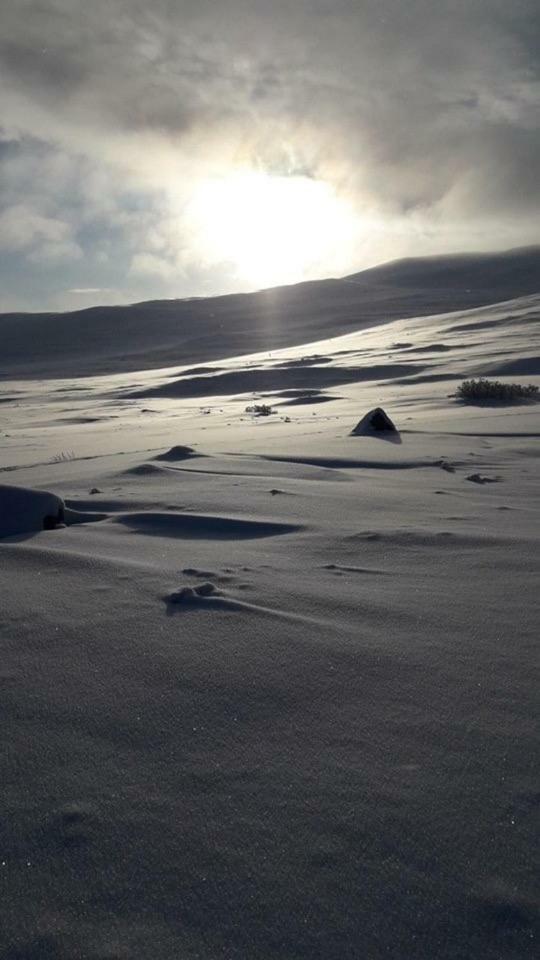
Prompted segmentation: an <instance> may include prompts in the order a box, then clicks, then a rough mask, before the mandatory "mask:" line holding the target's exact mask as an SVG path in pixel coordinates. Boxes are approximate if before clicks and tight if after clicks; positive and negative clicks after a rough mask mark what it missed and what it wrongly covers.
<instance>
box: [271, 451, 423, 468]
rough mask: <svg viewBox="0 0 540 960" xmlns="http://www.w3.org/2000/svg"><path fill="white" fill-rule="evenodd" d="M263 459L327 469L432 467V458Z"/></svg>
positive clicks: (273, 455)
mask: <svg viewBox="0 0 540 960" xmlns="http://www.w3.org/2000/svg"><path fill="white" fill-rule="evenodd" d="M260 459H261V460H269V461H272V462H275V463H298V464H306V465H307V466H312V467H324V468H326V469H327V470H415V469H418V468H419V467H431V466H432V465H433V461H432V460H359V459H358V458H357V459H355V460H352V459H348V458H346V457H287V456H285V455H283V456H278V455H277V454H261V456H260Z"/></svg>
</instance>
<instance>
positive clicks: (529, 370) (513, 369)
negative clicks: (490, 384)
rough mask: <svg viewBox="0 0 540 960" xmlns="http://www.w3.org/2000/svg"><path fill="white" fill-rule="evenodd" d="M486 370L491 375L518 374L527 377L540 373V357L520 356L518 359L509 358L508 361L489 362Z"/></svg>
mask: <svg viewBox="0 0 540 960" xmlns="http://www.w3.org/2000/svg"><path fill="white" fill-rule="evenodd" d="M486 372H487V373H489V375H490V376H493V375H495V376H499V377H504V376H510V375H511V374H518V375H521V376H527V377H536V376H539V375H540V357H519V358H518V359H517V360H508V361H507V363H499V364H489V365H488V367H487V369H486Z"/></svg>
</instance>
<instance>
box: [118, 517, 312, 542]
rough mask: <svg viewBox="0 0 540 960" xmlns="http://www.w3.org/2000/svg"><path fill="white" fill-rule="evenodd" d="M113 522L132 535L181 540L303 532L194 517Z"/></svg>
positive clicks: (256, 522)
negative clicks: (126, 529) (133, 533)
mask: <svg viewBox="0 0 540 960" xmlns="http://www.w3.org/2000/svg"><path fill="white" fill-rule="evenodd" d="M113 522H114V523H121V524H123V525H124V526H126V527H129V528H130V529H131V530H133V531H134V532H135V533H140V534H146V535H147V536H153V537H176V538H178V539H184V540H257V539H262V538H264V537H275V536H282V535H283V534H287V533H296V532H297V531H299V530H302V529H303V527H302V526H300V525H299V524H291V523H278V522H273V521H266V520H242V519H239V518H235V517H216V516H209V515H207V514H195V513H181V514H172V513H153V512H147V513H128V514H124V515H123V516H121V517H116V518H115V519H114V521H113Z"/></svg>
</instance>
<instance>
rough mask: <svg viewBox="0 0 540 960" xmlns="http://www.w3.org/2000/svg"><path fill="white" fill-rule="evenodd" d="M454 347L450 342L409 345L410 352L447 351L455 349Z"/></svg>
mask: <svg viewBox="0 0 540 960" xmlns="http://www.w3.org/2000/svg"><path fill="white" fill-rule="evenodd" d="M453 349H454V347H451V346H450V345H449V344H448V343H430V344H428V345H427V346H425V347H414V346H409V347H407V352H408V353H446V352H447V351H448V350H453Z"/></svg>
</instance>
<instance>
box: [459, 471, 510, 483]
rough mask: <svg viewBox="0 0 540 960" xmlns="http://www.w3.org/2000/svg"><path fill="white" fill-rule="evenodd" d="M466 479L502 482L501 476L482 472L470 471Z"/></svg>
mask: <svg viewBox="0 0 540 960" xmlns="http://www.w3.org/2000/svg"><path fill="white" fill-rule="evenodd" d="M465 479H466V480H470V481H471V483H480V484H483V483H500V482H501V477H486V476H484V475H483V474H481V473H470V474H469V476H468V477H466V478H465Z"/></svg>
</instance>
